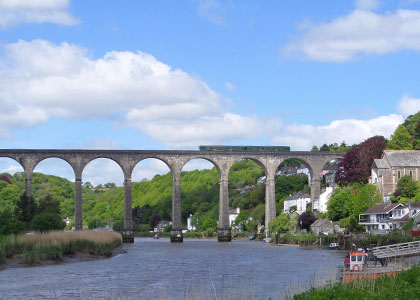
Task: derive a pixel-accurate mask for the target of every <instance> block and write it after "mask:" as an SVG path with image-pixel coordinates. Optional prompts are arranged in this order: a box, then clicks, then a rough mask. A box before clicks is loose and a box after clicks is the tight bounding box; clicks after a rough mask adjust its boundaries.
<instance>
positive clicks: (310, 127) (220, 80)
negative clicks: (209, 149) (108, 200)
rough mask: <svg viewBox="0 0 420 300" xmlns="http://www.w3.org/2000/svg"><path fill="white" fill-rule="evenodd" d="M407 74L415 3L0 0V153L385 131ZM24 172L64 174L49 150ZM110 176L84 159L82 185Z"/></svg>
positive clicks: (398, 111)
mask: <svg viewBox="0 0 420 300" xmlns="http://www.w3.org/2000/svg"><path fill="white" fill-rule="evenodd" d="M419 70H420V0H382V1H380V0H356V1H350V0H349V1H336V0H317V1H313V0H284V1H278V0H267V1H254V0H240V1H239V0H238V1H233V0H231V1H230V0H226V1H222V0H178V1H170V0H166V1H163V0H155V1H146V0H144V1H140V0H122V1H109V0H100V1H99V0H89V1H86V0H0V108H1V110H0V148H4V149H11V148H30V149H33V148H34V149H50V148H52V149H198V146H199V145H202V144H228V145H288V146H290V147H291V149H292V150H310V149H311V148H312V146H313V145H316V146H318V147H320V146H321V145H322V144H324V143H327V144H331V143H339V144H340V143H341V142H342V141H345V142H346V143H347V144H354V143H360V142H362V141H363V140H365V139H367V138H369V137H371V136H374V135H383V136H385V137H386V138H389V137H390V135H391V134H392V133H393V131H394V130H395V128H396V127H397V126H398V124H400V123H402V122H403V121H404V119H405V118H406V117H407V116H408V115H410V114H414V113H416V112H417V111H419V110H420V76H419ZM206 166H207V167H208V165H206V164H205V163H202V162H194V163H193V162H192V163H191V164H189V165H188V166H187V167H186V168H187V169H188V168H190V169H192V168H202V167H206ZM104 169H105V170H108V171H107V172H104ZM16 170H19V168H18V165H17V164H16V163H12V162H11V161H8V160H5V159H1V160H0V171H8V172H11V173H13V172H14V171H16ZM36 171H44V172H53V173H54V172H55V175H60V176H64V177H67V178H69V179H72V177H73V178H74V175H73V174H72V171H71V169H70V167H69V166H68V165H66V164H65V163H64V162H62V161H60V160H58V159H56V160H54V159H51V160H48V161H44V162H42V163H41V164H40V165H39V166H38V167H37V169H36ZM167 171H168V169H167V167H166V166H164V165H162V164H161V163H160V162H159V161H153V160H151V161H148V162H145V163H144V165H142V166H140V167H136V170H135V175H133V180H136V179H137V180H140V179H142V178H150V177H151V176H153V174H156V173H164V172H167ZM118 172H121V171H120V170H118V168H117V166H116V165H115V164H114V163H113V162H111V161H100V160H98V161H94V162H92V163H91V164H89V165H88V166H87V168H86V170H85V172H84V181H87V180H89V181H92V182H93V183H99V182H102V183H105V182H108V181H114V182H115V181H117V183H118V184H121V183H122V179H121V178H122V172H121V173H118ZM117 173H118V174H117ZM116 174H117V175H116ZM118 178H119V179H118ZM118 181H121V182H118Z"/></svg>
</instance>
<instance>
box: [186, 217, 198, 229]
mask: <svg viewBox="0 0 420 300" xmlns="http://www.w3.org/2000/svg"><path fill="white" fill-rule="evenodd" d="M192 217H193V215H191V214H190V216H189V217H188V218H187V230H189V231H191V230H197V227H195V226H194V225H193V224H191V222H192Z"/></svg>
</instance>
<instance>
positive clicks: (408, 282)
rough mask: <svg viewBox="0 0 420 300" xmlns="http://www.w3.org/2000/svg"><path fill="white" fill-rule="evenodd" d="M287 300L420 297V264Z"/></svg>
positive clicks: (400, 298) (402, 299)
mask: <svg viewBox="0 0 420 300" xmlns="http://www.w3.org/2000/svg"><path fill="white" fill-rule="evenodd" d="M287 299H289V300H321V299H322V300H333V299H340V300H346V299H349V300H353V299H369V300H375V299H378V300H382V299H393V300H406V299H420V266H414V267H412V268H411V269H409V270H407V271H402V272H401V273H399V274H397V275H396V276H395V277H392V276H390V277H386V276H385V277H381V278H376V279H366V278H364V279H363V280H362V279H360V280H356V281H352V282H349V283H341V282H337V283H331V284H329V285H326V286H324V287H321V288H311V289H310V290H309V291H306V292H303V293H300V294H296V295H294V296H291V297H288V298H287Z"/></svg>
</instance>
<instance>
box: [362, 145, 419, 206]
mask: <svg viewBox="0 0 420 300" xmlns="http://www.w3.org/2000/svg"><path fill="white" fill-rule="evenodd" d="M406 175H409V176H411V177H412V178H413V179H414V180H417V181H418V180H420V150H385V151H384V153H383V154H382V158H380V159H375V160H374V161H373V164H372V170H371V177H370V179H369V183H371V184H373V185H375V186H376V187H377V188H378V189H379V190H380V191H381V194H382V196H383V197H384V199H388V198H389V196H390V195H392V194H393V193H394V192H395V190H396V188H397V183H398V181H399V180H400V178H401V177H403V176H406Z"/></svg>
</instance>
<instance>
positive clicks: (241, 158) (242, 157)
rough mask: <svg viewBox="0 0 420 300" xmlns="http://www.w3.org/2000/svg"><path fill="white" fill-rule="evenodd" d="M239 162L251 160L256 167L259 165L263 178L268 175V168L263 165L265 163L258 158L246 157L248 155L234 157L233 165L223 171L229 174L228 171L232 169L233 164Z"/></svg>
mask: <svg viewBox="0 0 420 300" xmlns="http://www.w3.org/2000/svg"><path fill="white" fill-rule="evenodd" d="M241 160H252V161H253V162H255V163H256V164H257V165H259V166H260V167H261V168H262V169H263V171H264V174H265V176H267V175H268V167H267V166H266V165H265V163H264V162H263V161H262V160H260V159H259V158H256V157H252V156H248V155H244V156H235V157H234V159H233V163H232V164H231V165H230V166H229V168H228V169H227V170H225V171H226V172H227V174H229V172H230V169H231V168H232V166H233V164H234V163H236V162H239V161H241Z"/></svg>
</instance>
